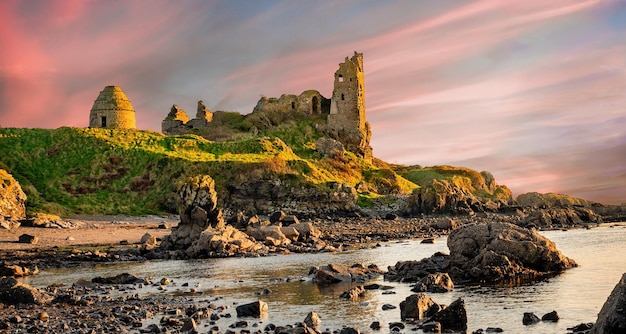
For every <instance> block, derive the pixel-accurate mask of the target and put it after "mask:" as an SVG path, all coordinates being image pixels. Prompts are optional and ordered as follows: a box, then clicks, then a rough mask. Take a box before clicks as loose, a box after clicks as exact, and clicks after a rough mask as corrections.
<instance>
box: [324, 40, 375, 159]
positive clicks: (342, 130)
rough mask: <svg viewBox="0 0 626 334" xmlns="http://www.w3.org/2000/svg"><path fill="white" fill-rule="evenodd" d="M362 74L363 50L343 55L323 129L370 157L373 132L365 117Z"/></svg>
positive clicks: (348, 146) (357, 151)
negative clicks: (349, 55)
mask: <svg viewBox="0 0 626 334" xmlns="http://www.w3.org/2000/svg"><path fill="white" fill-rule="evenodd" d="M364 81H365V77H364V72H363V54H362V53H357V52H356V51H355V52H354V55H353V56H352V58H348V57H346V59H345V61H344V62H343V63H341V64H339V69H338V70H337V71H336V72H335V83H334V88H333V96H332V98H331V102H330V114H329V115H328V122H327V128H326V132H327V134H328V135H329V136H331V137H333V138H335V139H337V140H338V141H340V142H341V143H342V144H343V145H344V146H345V148H346V150H348V151H351V152H354V153H356V154H358V155H360V156H361V157H363V158H366V159H371V158H372V147H371V146H370V138H371V137H372V132H371V130H370V125H369V123H368V122H367V121H366V119H365V85H364Z"/></svg>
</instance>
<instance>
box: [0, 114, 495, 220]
mask: <svg viewBox="0 0 626 334" xmlns="http://www.w3.org/2000/svg"><path fill="white" fill-rule="evenodd" d="M224 119H225V120H226V121H223V122H221V123H220V122H215V128H214V129H213V130H214V132H213V135H215V134H222V138H221V139H220V140H223V141H210V140H207V139H205V138H204V137H210V134H209V133H198V134H197V135H196V134H189V135H181V136H166V135H163V134H161V133H157V132H153V131H139V130H110V129H85V128H69V127H62V128H59V129H53V130H49V129H18V128H3V129H0V168H3V169H6V170H7V171H9V172H10V173H11V174H12V175H13V176H14V177H15V178H16V179H17V180H18V181H19V182H20V184H21V186H22V188H23V190H24V192H25V193H26V194H27V196H28V201H27V209H28V212H29V214H34V213H37V212H46V213H54V214H59V215H70V214H77V213H81V214H130V215H141V214H150V213H162V212H175V209H176V208H175V200H174V195H175V190H176V187H177V183H178V182H180V181H182V180H183V179H185V178H187V177H188V176H192V175H198V174H208V175H211V176H212V177H213V178H214V179H215V181H216V190H217V191H218V197H220V198H223V197H225V196H222V195H223V194H227V193H228V192H229V189H231V188H230V187H232V186H234V185H240V184H243V183H246V182H248V181H250V180H255V179H263V178H265V179H267V178H271V179H279V180H281V181H282V182H283V183H284V184H286V185H287V186H289V187H292V188H294V189H299V188H311V187H315V188H317V189H320V190H322V191H332V190H331V188H332V186H331V185H332V184H333V183H335V182H339V183H345V184H347V185H349V186H352V187H355V188H357V190H358V191H359V197H360V201H359V203H360V204H361V205H363V206H368V205H371V201H370V199H371V198H375V197H380V196H389V197H390V198H393V197H394V196H396V195H408V194H410V193H411V191H413V190H414V189H417V188H419V187H420V186H426V185H428V183H429V182H432V179H438V178H441V179H447V180H449V179H455V180H457V181H459V180H462V182H465V183H466V184H467V185H468V186H471V187H472V191H473V192H475V193H477V194H479V195H483V196H492V195H493V193H492V192H490V190H493V189H491V188H489V186H488V184H489V183H490V182H492V181H490V180H489V176H490V174H489V175H487V174H485V173H478V172H475V171H472V170H469V169H464V168H453V167H445V168H444V167H431V168H421V167H419V166H412V167H405V166H394V165H388V164H386V163H384V162H382V161H379V160H376V159H375V160H374V161H373V162H369V161H366V160H363V159H360V158H358V157H357V156H355V155H354V154H352V153H350V152H345V154H344V155H343V156H342V157H334V158H329V157H323V156H322V155H320V154H318V153H317V152H316V151H315V141H316V140H317V139H318V138H319V137H320V136H321V134H320V133H319V132H318V131H317V130H316V128H315V124H316V122H319V121H320V120H319V119H316V118H297V117H292V119H289V120H287V121H285V120H284V119H280V120H274V121H272V120H265V119H264V120H262V121H258V120H255V119H247V120H242V119H239V118H237V117H235V116H233V115H230V114H227V113H226V114H225V115H224ZM255 121H256V122H257V124H256V125H255V123H254V122H255ZM272 122H276V123H279V124H278V125H275V124H273V123H272ZM263 124H265V126H257V125H263ZM251 128H254V130H255V131H254V132H255V133H252V132H251V131H250V129H251ZM205 131H207V130H205ZM200 135H203V136H204V137H201V136H200ZM224 138H226V139H224ZM492 178H493V177H491V179H492ZM459 182H460V181H459ZM390 195H391V196H390Z"/></svg>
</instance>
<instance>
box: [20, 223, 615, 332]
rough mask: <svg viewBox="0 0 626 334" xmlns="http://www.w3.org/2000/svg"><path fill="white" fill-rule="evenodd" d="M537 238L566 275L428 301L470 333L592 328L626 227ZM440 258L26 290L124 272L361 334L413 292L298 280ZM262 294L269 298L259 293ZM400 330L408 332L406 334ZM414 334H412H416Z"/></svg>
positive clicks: (259, 266)
mask: <svg viewBox="0 0 626 334" xmlns="http://www.w3.org/2000/svg"><path fill="white" fill-rule="evenodd" d="M542 234H543V235H545V236H546V237H548V238H549V239H551V240H552V241H554V242H556V244H557V247H558V248H559V249H560V250H561V251H562V252H563V253H564V254H565V255H567V256H568V257H571V258H573V259H574V260H576V262H577V263H578V264H579V265H580V267H578V268H574V269H571V270H568V271H566V272H565V273H563V274H561V275H559V276H555V277H551V278H547V279H544V280H542V281H539V282H534V283H532V284H528V283H525V284H501V285H497V286H467V287H457V289H456V290H455V291H454V292H451V293H446V294H429V295H430V296H431V298H433V299H434V300H435V301H436V302H438V303H440V304H450V303H451V302H452V301H453V300H455V299H456V298H459V297H461V298H464V299H465V302H466V305H467V311H468V318H469V324H468V325H469V330H470V331H472V330H475V329H478V328H486V327H501V328H503V329H505V331H506V332H513V333H520V332H526V331H528V330H532V331H535V332H541V333H565V332H566V328H567V327H568V326H573V325H576V324H578V323H581V322H591V321H594V320H595V318H596V315H597V312H599V310H600V308H601V307H602V304H603V303H604V301H605V299H606V297H607V296H608V294H609V293H610V291H611V290H612V288H613V286H614V285H615V284H616V283H617V282H618V280H619V279H620V277H621V275H622V273H623V272H624V271H626V257H623V256H621V253H620V251H621V250H623V249H625V248H626V228H624V227H616V228H608V227H604V228H598V229H592V230H573V231H567V232H564V231H549V232H543V233H542ZM438 251H445V252H447V246H446V238H441V239H437V240H436V243H435V244H420V243H419V241H404V242H390V243H386V244H384V245H383V246H382V247H378V248H373V249H365V250H359V251H350V252H342V253H324V254H292V255H282V256H270V257H262V258H231V259H207V260H193V261H153V262H146V263H133V264H121V265H120V264H114V265H100V266H96V267H93V268H79V269H71V270H63V269H59V270H52V271H45V272H42V273H41V274H40V275H39V276H34V277H32V278H30V284H33V285H35V286H39V287H42V286H46V285H49V284H52V283H65V284H71V283H73V282H76V281H77V280H79V279H86V280H91V278H93V277H96V276H113V275H117V274H120V273H123V272H129V273H132V274H134V275H136V276H139V277H154V278H156V279H159V278H161V277H168V278H170V279H171V280H173V281H174V282H178V283H179V287H178V288H169V290H168V292H159V291H153V292H154V293H175V292H179V293H180V291H183V288H181V287H180V284H182V283H184V282H185V283H189V286H196V285H197V286H199V288H198V290H199V291H202V292H203V293H204V294H203V295H202V297H199V298H206V296H207V295H208V296H224V297H225V299H224V303H229V304H234V303H245V302H250V301H253V300H256V299H258V298H261V299H263V300H265V301H266V302H268V304H269V319H267V320H265V321H268V322H272V323H275V324H287V323H293V322H298V321H302V320H303V319H304V316H305V315H306V314H307V313H308V312H310V311H316V312H318V313H319V314H320V316H321V317H322V327H323V328H340V327H341V326H342V325H352V326H357V327H359V328H361V329H362V330H367V329H368V326H369V324H370V323H371V322H372V321H375V320H377V321H381V323H383V324H387V323H389V322H395V321H399V320H400V311H399V309H395V310H389V311H383V310H382V305H383V304H392V305H396V306H398V305H399V303H400V302H401V301H402V300H404V298H406V297H407V296H409V295H410V294H412V292H411V291H410V285H409V284H406V283H395V282H384V281H383V279H382V278H378V279H375V280H373V281H372V282H371V283H378V284H381V285H388V286H393V287H394V289H393V290H392V291H393V292H395V294H384V293H383V292H384V291H383V290H371V291H367V296H366V298H364V299H363V300H361V301H348V300H342V299H340V298H339V295H340V294H341V293H342V292H344V291H346V290H348V289H350V288H351V287H352V286H353V285H352V284H340V285H335V286H331V287H319V286H318V285H317V284H314V283H312V282H311V281H310V279H307V278H305V277H304V276H305V275H306V274H307V273H308V271H309V268H310V267H311V266H323V265H327V264H329V263H337V264H343V265H352V264H354V263H362V264H365V265H368V264H370V263H374V264H377V265H378V266H379V267H380V268H381V269H386V268H387V266H389V265H394V264H395V263H396V262H397V261H404V260H419V259H422V258H425V257H428V256H430V255H432V254H433V253H435V252H438ZM263 289H269V290H271V293H270V294H267V295H259V292H261V291H262V290H263ZM552 310H556V311H558V313H559V314H560V316H561V320H560V321H559V322H558V323H539V324H537V325H534V326H532V329H531V328H528V327H526V326H523V325H522V315H523V313H524V312H534V313H535V314H537V315H538V316H539V317H541V315H543V314H545V313H548V312H550V311H552ZM407 332H408V331H407ZM418 333H419V332H418Z"/></svg>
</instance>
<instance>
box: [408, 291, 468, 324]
mask: <svg viewBox="0 0 626 334" xmlns="http://www.w3.org/2000/svg"><path fill="white" fill-rule="evenodd" d="M400 317H401V318H402V320H405V321H406V320H412V321H415V320H419V322H418V324H420V325H421V329H423V330H424V331H425V332H434V333H440V332H442V331H465V330H467V311H466V309H465V301H464V300H463V299H461V298H458V299H456V300H455V301H453V302H452V303H451V304H450V305H448V306H445V305H440V304H437V303H436V302H435V301H434V300H432V299H431V298H430V297H429V296H428V295H426V294H425V293H418V294H413V295H410V296H408V297H406V299H405V300H404V301H402V302H401V303H400ZM419 328H420V327H418V329H419Z"/></svg>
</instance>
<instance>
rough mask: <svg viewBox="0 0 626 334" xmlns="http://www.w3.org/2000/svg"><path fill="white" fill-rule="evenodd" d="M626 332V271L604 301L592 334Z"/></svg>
mask: <svg viewBox="0 0 626 334" xmlns="http://www.w3.org/2000/svg"><path fill="white" fill-rule="evenodd" d="M609 333H626V273H624V274H623V275H622V278H621V279H620V280H619V282H617V285H615V288H613V291H612V292H611V294H610V295H609V297H608V298H607V299H606V302H604V305H603V306H602V309H601V310H600V313H598V319H597V320H596V324H595V325H594V326H593V328H592V329H591V334H609Z"/></svg>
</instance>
